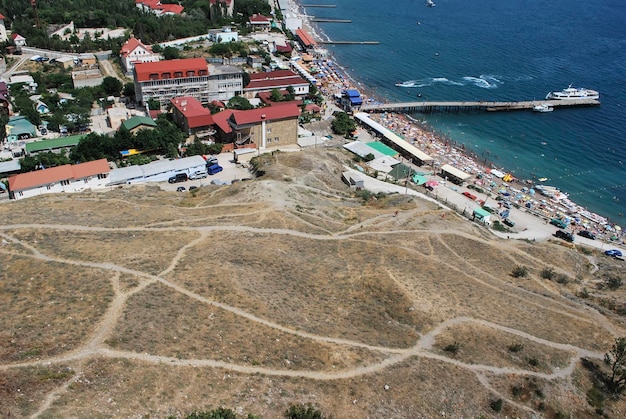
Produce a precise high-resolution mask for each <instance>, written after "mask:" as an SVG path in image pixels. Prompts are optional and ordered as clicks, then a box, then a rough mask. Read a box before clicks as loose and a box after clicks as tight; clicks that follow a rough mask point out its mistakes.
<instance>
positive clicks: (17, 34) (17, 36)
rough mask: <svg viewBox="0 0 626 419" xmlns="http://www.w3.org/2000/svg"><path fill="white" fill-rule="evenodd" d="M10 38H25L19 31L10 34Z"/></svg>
mask: <svg viewBox="0 0 626 419" xmlns="http://www.w3.org/2000/svg"><path fill="white" fill-rule="evenodd" d="M11 38H13V40H16V39H26V38H24V37H23V36H22V35H20V34H19V33H14V34H12V35H11Z"/></svg>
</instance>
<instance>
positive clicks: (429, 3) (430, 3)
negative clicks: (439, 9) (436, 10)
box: [426, 0, 435, 7]
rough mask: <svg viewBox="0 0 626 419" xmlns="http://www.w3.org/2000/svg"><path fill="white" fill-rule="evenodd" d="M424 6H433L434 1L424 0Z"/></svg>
mask: <svg viewBox="0 0 626 419" xmlns="http://www.w3.org/2000/svg"><path fill="white" fill-rule="evenodd" d="M426 6H428V7H435V2H434V1H433V0H426Z"/></svg>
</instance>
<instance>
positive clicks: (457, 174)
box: [440, 164, 472, 185]
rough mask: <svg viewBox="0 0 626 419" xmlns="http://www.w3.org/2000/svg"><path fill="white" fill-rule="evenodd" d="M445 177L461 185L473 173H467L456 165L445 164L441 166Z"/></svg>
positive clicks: (442, 175)
mask: <svg viewBox="0 0 626 419" xmlns="http://www.w3.org/2000/svg"><path fill="white" fill-rule="evenodd" d="M440 176H441V177H442V178H444V179H449V180H450V181H451V182H453V183H456V184H457V185H460V184H461V183H463V182H465V181H466V180H467V179H469V178H470V177H471V176H472V175H470V174H469V173H465V172H464V171H462V170H460V169H457V168H456V167H454V166H450V165H449V164H444V165H443V166H441V175H440Z"/></svg>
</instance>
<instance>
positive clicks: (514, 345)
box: [509, 343, 524, 353]
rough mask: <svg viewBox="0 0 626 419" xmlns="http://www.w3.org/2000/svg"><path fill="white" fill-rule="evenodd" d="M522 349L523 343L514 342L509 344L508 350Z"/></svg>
mask: <svg viewBox="0 0 626 419" xmlns="http://www.w3.org/2000/svg"><path fill="white" fill-rule="evenodd" d="M522 349H524V345H522V344H521V343H514V344H512V345H509V352H515V353H517V352H521V351H522Z"/></svg>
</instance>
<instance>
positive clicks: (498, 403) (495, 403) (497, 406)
mask: <svg viewBox="0 0 626 419" xmlns="http://www.w3.org/2000/svg"><path fill="white" fill-rule="evenodd" d="M503 404H504V402H503V401H502V399H497V400H492V401H491V402H489V406H490V407H491V408H492V409H493V411H494V412H499V411H501V410H502V405H503Z"/></svg>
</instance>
